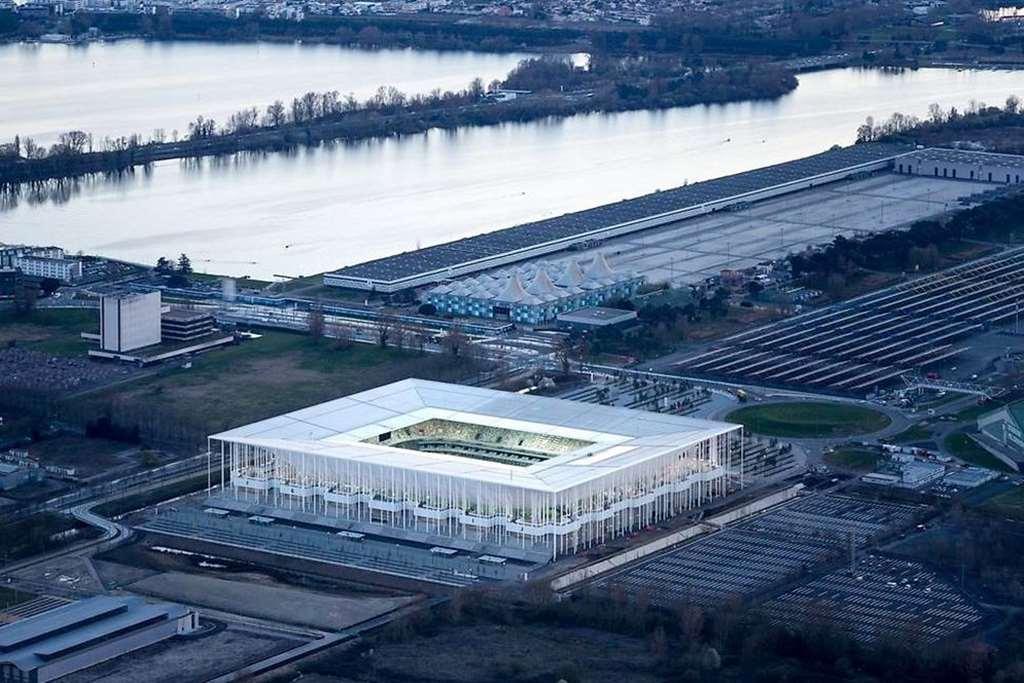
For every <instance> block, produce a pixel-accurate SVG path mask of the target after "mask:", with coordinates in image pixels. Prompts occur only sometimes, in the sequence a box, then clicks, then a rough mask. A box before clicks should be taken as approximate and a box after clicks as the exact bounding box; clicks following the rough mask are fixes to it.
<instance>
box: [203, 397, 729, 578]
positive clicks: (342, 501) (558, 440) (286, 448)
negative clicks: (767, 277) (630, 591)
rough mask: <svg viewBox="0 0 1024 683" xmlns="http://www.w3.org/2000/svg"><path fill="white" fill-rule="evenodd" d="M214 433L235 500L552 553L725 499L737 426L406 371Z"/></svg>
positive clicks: (570, 550) (215, 451) (568, 550)
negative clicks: (399, 377) (402, 376)
mask: <svg viewBox="0 0 1024 683" xmlns="http://www.w3.org/2000/svg"><path fill="white" fill-rule="evenodd" d="M209 441H210V451H211V454H212V456H213V458H214V459H216V458H217V457H218V456H219V457H220V459H221V461H222V463H223V464H224V465H226V466H227V468H228V470H229V471H230V477H231V482H230V488H229V490H228V491H227V492H226V495H230V496H234V497H235V498H237V499H240V500H243V501H247V502H251V503H255V504H259V505H262V506H267V507H269V508H271V509H273V508H279V509H283V510H299V511H303V512H307V513H313V514H317V515H323V516H328V517H332V518H341V519H347V520H352V521H358V522H370V523H375V524H379V525H383V526H385V527H396V528H399V529H403V530H411V531H414V532H421V533H425V534H430V535H437V536H449V537H458V538H463V539H471V540H477V541H480V542H485V543H491V544H498V545H506V546H516V547H522V548H531V549H538V548H544V549H546V550H547V551H548V552H550V553H551V556H552V558H554V557H558V556H560V555H564V554H568V553H573V552H576V551H578V550H580V549H583V548H587V547H589V546H592V545H595V544H599V543H602V542H604V541H606V540H608V539H610V538H615V537H618V536H622V535H624V534H628V533H631V532H635V531H638V530H640V529H643V528H645V527H647V526H649V525H651V524H655V523H657V522H659V521H661V520H664V519H667V518H669V517H672V516H674V515H677V514H679V513H681V512H683V511H685V510H688V509H691V508H693V507H695V506H698V505H700V504H702V503H705V502H707V501H708V500H710V499H712V498H714V497H717V496H721V495H723V494H724V493H725V492H726V490H727V486H728V480H729V477H730V475H731V474H732V473H731V472H730V468H729V463H730V462H731V461H733V458H732V457H731V456H732V455H734V454H735V455H736V456H737V460H736V461H737V462H738V461H739V459H738V456H739V450H740V448H741V443H742V438H741V428H740V427H739V426H736V425H730V424H725V423H718V422H710V421H705V420H696V419H691V418H686V417H679V416H675V415H663V414H659V413H649V412H645V411H638V410H631V409H627V408H617V407H609V406H594V405H591V404H583V403H577V402H574V401H567V400H560V399H553V398H544V397H537V396H524V395H520V394H510V393H506V392H499V391H494V390H490V389H481V388H476V387H465V386H459V385H450V384H443V383H438V382H428V381H423V380H417V379H410V380H403V381H401V382H396V383H394V384H389V385H386V386H383V387H379V388H377V389H373V390H370V391H366V392H362V393H360V394H355V395H353V396H349V397H345V398H340V399H336V400H333V401H329V402H327V403H323V404H320V405H315V406H311V407H309V408H305V409H303V410H298V411H295V412H292V413H288V414H285V415H280V416H277V417H273V418H269V419H267V420H262V421H260V422H256V423H253V424H250V425H246V426H243V427H239V428H237V429H232V430H230V431H227V432H223V433H220V434H215V435H213V436H211V437H210V440H209Z"/></svg>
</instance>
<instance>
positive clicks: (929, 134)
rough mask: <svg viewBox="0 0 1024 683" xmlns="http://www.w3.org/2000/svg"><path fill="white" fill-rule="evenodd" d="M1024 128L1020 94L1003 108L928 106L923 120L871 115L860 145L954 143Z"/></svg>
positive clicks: (862, 129) (976, 104) (860, 133)
mask: <svg viewBox="0 0 1024 683" xmlns="http://www.w3.org/2000/svg"><path fill="white" fill-rule="evenodd" d="M1021 125H1024V109H1022V106H1021V100H1020V98H1019V97H1017V96H1016V95H1010V96H1009V97H1007V98H1006V101H1005V102H1004V103H1003V106H1002V107H999V106H993V105H988V104H985V103H984V102H980V101H978V100H973V99H972V100H971V101H970V102H969V103H968V104H967V107H966V108H965V109H963V110H962V111H961V110H960V109H958V108H957V107H955V106H953V107H949V108H948V109H944V108H943V107H942V106H940V105H939V104H937V103H934V102H933V103H932V104H930V105H928V114H927V116H926V117H925V118H920V117H918V116H914V115H912V114H903V113H900V112H896V113H894V114H893V115H892V116H890V117H889V118H888V119H885V120H884V121H876V120H875V119H874V117H872V116H869V117H867V119H866V120H865V121H864V123H862V124H861V125H860V126H859V127H858V128H857V142H859V143H863V142H898V141H919V140H922V139H928V140H930V141H931V142H939V141H940V140H939V138H941V139H942V140H951V139H953V138H955V137H956V136H958V135H959V134H961V133H963V132H966V131H983V130H985V129H992V128H1007V127H1016V126H1021Z"/></svg>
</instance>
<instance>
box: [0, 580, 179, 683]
mask: <svg viewBox="0 0 1024 683" xmlns="http://www.w3.org/2000/svg"><path fill="white" fill-rule="evenodd" d="M197 626H198V616H197V614H196V613H195V612H194V611H193V610H191V609H189V608H188V607H184V606H182V605H176V604H172V603H148V602H146V601H145V600H143V599H142V598H137V597H113V596H98V597H94V598H88V599H85V600H80V601H78V602H73V603H71V604H69V605H64V606H63V607H58V608H57V609H53V610H50V611H48V612H43V613H42V614H37V615H35V616H32V617H29V618H27V619H23V620H21V621H16V622H14V623H13V624H8V625H7V626H4V627H0V681H4V683H7V682H8V681H11V682H14V683H45V681H52V680H54V679H56V678H60V677H61V676H66V675H67V674H69V673H72V672H74V671H79V670H81V669H85V668H88V667H90V666H93V665H95V664H99V663H100V662H104V661H106V660H108V659H113V658H115V657H119V656H121V655H123V654H125V653H127V652H131V651H133V650H138V649H140V648H143V647H146V646H148V645H152V644H154V643H157V642H160V641H162V640H165V639H166V638H170V637H172V636H175V635H178V634H184V633H191V632H192V631H194V630H195V629H196V628H197Z"/></svg>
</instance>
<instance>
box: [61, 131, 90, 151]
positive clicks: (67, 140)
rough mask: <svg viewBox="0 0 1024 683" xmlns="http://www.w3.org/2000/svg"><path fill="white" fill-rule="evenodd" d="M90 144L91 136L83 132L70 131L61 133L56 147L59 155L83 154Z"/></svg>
mask: <svg viewBox="0 0 1024 683" xmlns="http://www.w3.org/2000/svg"><path fill="white" fill-rule="evenodd" d="M87 144H89V134H88V133H86V132H84V131H81V130H69V131H68V132H66V133H61V134H60V136H59V137H58V138H57V144H56V145H54V152H56V153H57V154H81V153H82V152H84V151H85V148H86V145H87Z"/></svg>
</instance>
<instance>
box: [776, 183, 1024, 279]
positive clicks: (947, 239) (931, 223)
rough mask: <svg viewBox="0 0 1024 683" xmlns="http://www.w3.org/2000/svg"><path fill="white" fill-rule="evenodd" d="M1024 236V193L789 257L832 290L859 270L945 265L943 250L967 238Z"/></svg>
mask: <svg viewBox="0 0 1024 683" xmlns="http://www.w3.org/2000/svg"><path fill="white" fill-rule="evenodd" d="M1022 234H1024V196H1019V195H1014V196H1008V197H1001V198H998V199H995V200H993V201H990V202H986V203H985V204H982V205H980V206H976V207H972V208H970V209H963V210H961V211H958V212H956V213H954V214H953V215H952V216H951V217H949V218H948V219H946V220H921V221H916V222H915V223H913V224H911V226H910V227H909V228H908V229H907V230H891V231H887V232H882V233H877V234H874V235H871V236H870V237H866V238H864V239H849V238H847V237H843V236H842V235H839V236H837V237H836V238H835V239H834V240H833V241H832V243H831V244H829V245H828V246H827V247H825V248H824V249H813V248H808V249H807V250H805V251H802V252H800V253H797V254H791V255H790V256H789V257H788V260H789V264H790V267H791V268H792V271H793V276H794V277H799V278H803V279H804V281H805V282H807V284H808V285H810V286H812V287H814V288H815V289H821V290H824V291H829V292H832V293H838V292H841V290H842V289H843V287H844V286H845V284H846V278H848V277H849V276H850V275H851V274H853V273H855V272H857V271H860V270H873V271H886V272H916V271H930V270H936V269H939V268H941V267H943V265H944V261H943V258H942V248H943V247H948V246H950V245H952V244H955V243H958V242H960V241H962V240H964V239H978V240H994V241H1007V240H1010V239H1014V238H1017V237H1019V236H1020V235H1022Z"/></svg>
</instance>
